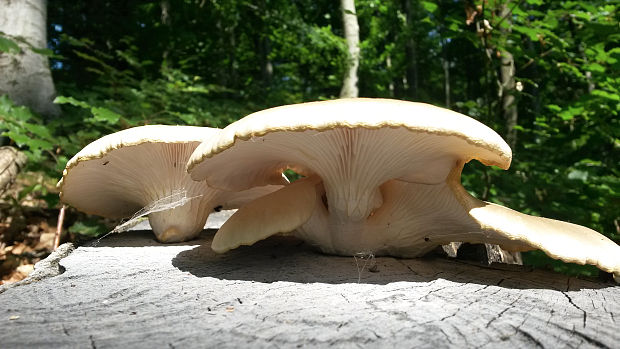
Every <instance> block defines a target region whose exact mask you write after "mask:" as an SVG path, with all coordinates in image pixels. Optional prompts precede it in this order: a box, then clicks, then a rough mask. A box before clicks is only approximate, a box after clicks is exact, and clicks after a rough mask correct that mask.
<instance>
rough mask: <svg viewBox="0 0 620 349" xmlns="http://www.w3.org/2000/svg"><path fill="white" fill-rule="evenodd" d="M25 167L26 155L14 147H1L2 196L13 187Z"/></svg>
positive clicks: (0, 192)
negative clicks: (20, 171)
mask: <svg viewBox="0 0 620 349" xmlns="http://www.w3.org/2000/svg"><path fill="white" fill-rule="evenodd" d="M24 165H26V155H24V154H23V153H20V152H19V151H18V150H17V149H15V148H13V147H0V195H2V194H4V192H5V191H6V190H7V189H8V188H9V187H10V186H11V184H12V183H13V182H14V181H15V178H16V177H17V174H18V173H19V170H21V168H22V167H24Z"/></svg>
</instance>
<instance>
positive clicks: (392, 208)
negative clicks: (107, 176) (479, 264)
mask: <svg viewBox="0 0 620 349" xmlns="http://www.w3.org/2000/svg"><path fill="white" fill-rule="evenodd" d="M472 159H476V160H479V161H480V162H482V163H484V164H486V165H496V166H499V167H501V168H503V169H506V168H508V166H509V165H510V161H511V151H510V148H509V147H508V145H507V144H506V142H504V140H502V138H501V137H500V136H499V135H498V134H497V133H495V132H494V131H493V130H491V129H490V128H488V127H487V126H485V125H483V124H482V123H480V122H478V121H476V120H474V119H472V118H469V117H467V116H465V115H462V114H459V113H456V112H453V111H450V110H447V109H443V108H438V107H434V106H431V105H428V104H422V103H412V102H403V101H394V100H385V99H344V100H335V101H324V102H313V103H305V104H297V105H290V106H283V107H277V108H272V109H268V110H264V111H260V112H257V113H254V114H251V115H249V116H247V117H245V118H243V119H241V120H239V121H237V122H235V123H233V124H231V125H229V126H228V127H226V128H225V129H224V130H223V131H222V133H221V134H220V135H218V136H217V137H213V138H212V139H210V140H208V141H205V142H203V143H202V144H201V145H200V146H199V147H198V148H197V149H196V151H195V152H194V153H193V154H192V156H191V157H190V161H189V162H188V171H189V172H190V174H191V177H192V178H193V179H195V180H204V181H206V182H207V183H208V184H209V185H210V186H213V187H217V188H221V189H227V190H242V189H247V188H251V187H253V186H256V185H265V184H269V183H272V182H273V181H274V180H277V178H278V176H280V174H281V173H282V171H284V170H285V169H287V168H291V169H294V170H295V171H296V172H298V173H300V174H302V175H304V176H305V177H306V178H303V179H301V180H298V181H296V182H294V183H292V184H290V185H287V186H286V187H284V188H282V189H280V190H279V191H277V192H274V193H272V194H269V195H266V196H265V197H262V198H259V199H257V200H255V201H254V202H251V203H249V204H247V205H246V206H244V207H242V208H241V209H240V210H239V211H237V213H235V214H234V215H233V216H232V217H231V218H230V219H229V221H228V222H226V223H225V224H224V226H222V228H221V229H220V231H218V233H217V234H216V236H215V238H214V241H213V244H212V248H213V249H214V250H215V251H216V252H225V251H227V250H229V249H232V248H235V247H237V246H239V245H250V244H252V243H254V242H256V241H258V240H260V239H263V238H266V237H268V236H270V235H273V234H276V233H279V232H287V231H291V230H295V234H296V235H297V236H299V237H300V238H302V239H304V240H306V241H307V242H309V243H311V244H313V245H315V246H317V247H318V248H320V249H321V250H322V251H324V252H327V253H335V254H343V255H353V254H355V253H357V252H362V251H372V252H373V253H375V254H376V255H380V254H389V255H394V256H402V257H415V256H420V255H422V254H424V253H426V252H427V251H429V250H431V249H433V248H434V247H436V246H437V245H439V244H445V243H448V242H453V241H463V242H489V243H495V244H500V245H501V246H503V247H504V248H506V249H509V250H519V251H524V250H530V249H542V250H543V251H545V252H546V253H547V254H549V255H550V256H552V257H554V258H558V259H561V260H564V261H568V262H575V263H580V264H585V263H588V264H594V265H597V266H598V267H599V268H601V269H603V270H606V271H610V272H614V273H620V248H619V247H618V246H617V245H616V244H615V243H613V242H612V241H611V240H609V239H607V238H606V237H604V236H603V235H601V234H599V233H597V232H595V231H593V230H591V229H588V228H585V227H581V226H578V225H574V224H570V223H565V222H560V221H554V220H550V219H545V218H539V217H532V216H527V215H523V214H521V213H518V212H515V211H512V210H510V209H507V208H504V207H502V206H498V205H493V204H489V203H485V202H482V201H479V200H477V199H475V198H473V197H472V196H471V195H469V194H468V193H467V192H466V191H465V189H464V188H463V187H462V186H461V184H460V174H461V170H462V168H463V165H464V164H465V163H466V162H468V161H470V160H472Z"/></svg>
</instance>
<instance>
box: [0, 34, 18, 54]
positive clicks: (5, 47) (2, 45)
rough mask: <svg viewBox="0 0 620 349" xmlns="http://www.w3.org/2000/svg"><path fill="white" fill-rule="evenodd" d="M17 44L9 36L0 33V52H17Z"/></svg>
mask: <svg viewBox="0 0 620 349" xmlns="http://www.w3.org/2000/svg"><path fill="white" fill-rule="evenodd" d="M19 51H21V50H20V49H19V45H17V43H16V42H15V41H13V40H11V39H9V38H6V37H4V36H1V35H0V52H8V53H19Z"/></svg>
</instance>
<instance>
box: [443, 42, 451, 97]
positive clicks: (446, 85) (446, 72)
mask: <svg viewBox="0 0 620 349" xmlns="http://www.w3.org/2000/svg"><path fill="white" fill-rule="evenodd" d="M446 46H447V43H446V40H445V39H441V66H442V68H443V91H444V96H445V103H446V108H448V109H450V108H451V107H452V102H451V100H450V94H451V91H450V61H449V60H448V48H447V47H446Z"/></svg>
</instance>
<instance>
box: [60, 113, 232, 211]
mask: <svg viewBox="0 0 620 349" xmlns="http://www.w3.org/2000/svg"><path fill="white" fill-rule="evenodd" d="M219 131H220V130H219V129H215V128H210V127H195V126H168V125H147V126H139V127H133V128H129V129H126V130H122V131H119V132H116V133H113V134H109V135H106V136H104V137H102V138H99V139H97V140H95V141H93V142H92V143H90V144H88V145H87V146H86V147H84V148H83V149H82V150H81V151H80V152H78V153H77V154H76V155H75V156H74V157H73V158H71V159H70V160H69V161H68V162H67V166H66V168H65V170H64V171H63V176H62V179H61V180H60V181H59V182H58V185H57V186H58V188H59V189H60V199H61V201H62V202H64V203H66V204H69V205H71V206H73V207H76V208H77V209H79V210H80V211H83V212H86V213H88V214H95V215H99V216H103V217H107V218H123V217H127V216H130V215H132V214H134V213H135V212H136V211H138V210H140V209H141V208H143V207H144V206H146V205H148V204H149V203H150V202H151V201H153V200H154V199H157V198H159V196H160V194H159V193H160V192H161V191H162V190H161V189H165V188H162V186H163V185H165V184H164V183H166V182H174V181H176V182H177V183H180V181H182V178H180V177H182V176H180V175H182V173H181V174H180V175H176V178H173V177H175V176H174V173H175V170H174V169H175V168H176V167H180V168H183V166H184V160H183V159H184V158H187V156H188V155H185V154H187V153H188V152H189V153H190V154H191V152H192V151H193V149H195V148H196V146H197V145H198V144H200V142H201V141H202V140H204V139H206V138H209V137H213V136H215V135H216V134H217V133H218V132H219ZM189 183H191V181H190V182H189ZM171 184H172V183H171ZM197 184H198V183H197Z"/></svg>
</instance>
